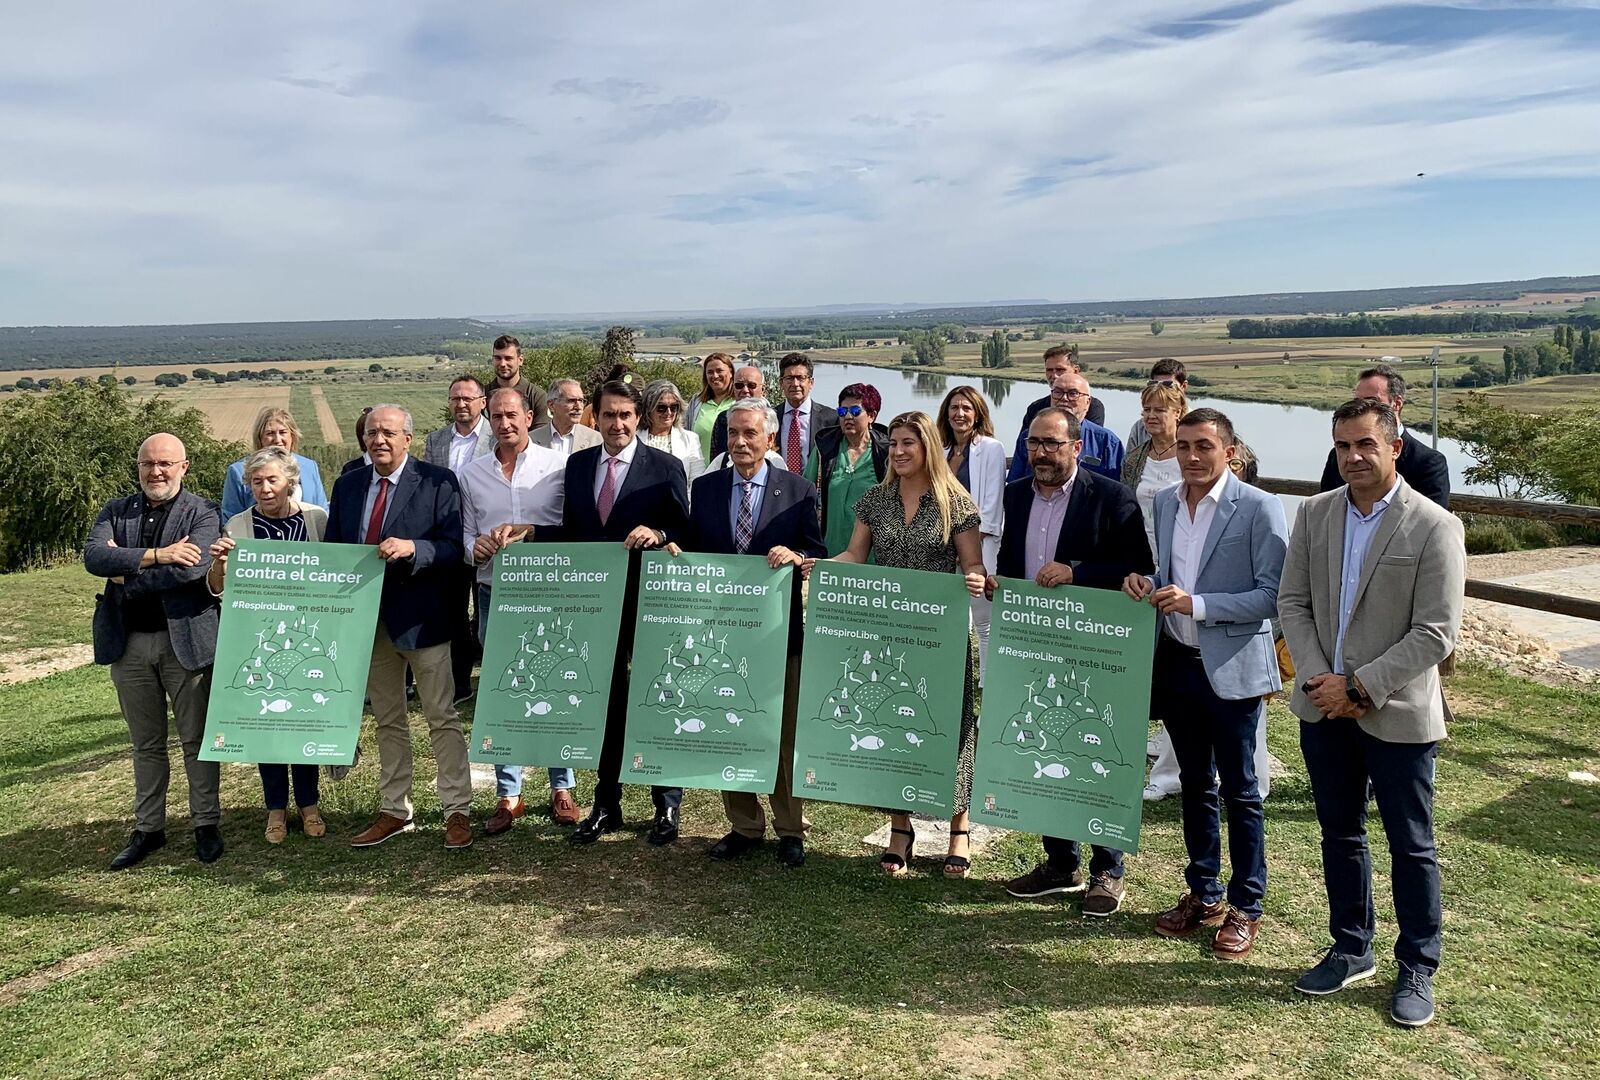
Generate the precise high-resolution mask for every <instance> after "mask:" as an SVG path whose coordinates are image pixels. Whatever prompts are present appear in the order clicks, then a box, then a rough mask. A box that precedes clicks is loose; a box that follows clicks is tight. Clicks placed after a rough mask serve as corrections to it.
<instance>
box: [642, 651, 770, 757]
mask: <svg viewBox="0 0 1600 1080" xmlns="http://www.w3.org/2000/svg"><path fill="white" fill-rule="evenodd" d="M729 648H730V638H729V637H728V635H727V634H726V633H722V634H718V633H717V630H716V627H714V626H708V627H706V628H705V630H704V631H703V632H701V633H698V634H695V633H690V634H686V635H684V636H683V637H682V638H680V639H677V640H675V641H673V642H672V643H671V644H669V645H667V646H664V647H663V649H662V652H663V653H664V654H665V655H664V656H663V658H662V662H661V667H660V670H659V671H657V673H656V675H655V677H654V678H653V679H651V680H650V685H649V687H648V689H646V691H645V694H644V699H643V700H642V701H640V703H639V704H641V705H643V706H645V707H647V708H650V709H653V710H655V711H656V712H657V713H658V715H660V716H661V717H663V718H664V719H668V720H671V721H672V724H673V730H672V734H674V735H698V734H700V733H702V732H710V733H713V734H720V733H726V732H729V731H732V730H734V729H736V728H738V727H739V726H740V725H742V724H743V723H744V721H745V719H746V717H748V716H753V715H764V711H763V710H762V709H759V708H758V707H757V706H756V700H755V695H753V694H752V693H751V692H750V684H749V681H748V680H749V678H750V663H749V660H748V658H747V657H745V656H744V655H743V654H741V653H739V652H737V651H734V652H730V651H729ZM634 662H635V663H637V664H643V663H645V662H646V659H645V657H643V656H638V657H636V658H635V661H634Z"/></svg>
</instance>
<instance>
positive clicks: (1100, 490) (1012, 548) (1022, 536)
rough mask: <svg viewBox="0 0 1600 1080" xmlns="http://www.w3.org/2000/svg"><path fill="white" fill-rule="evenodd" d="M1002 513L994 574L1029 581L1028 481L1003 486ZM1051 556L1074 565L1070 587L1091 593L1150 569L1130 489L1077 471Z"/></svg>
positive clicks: (1146, 543)
mask: <svg viewBox="0 0 1600 1080" xmlns="http://www.w3.org/2000/svg"><path fill="white" fill-rule="evenodd" d="M1005 514H1006V517H1005V529H1004V530H1003V531H1002V532H1001V534H1000V554H999V556H998V557H997V558H996V560H995V573H996V574H997V575H999V576H1000V577H1009V578H1021V579H1023V580H1025V581H1026V580H1031V579H1030V577H1029V575H1028V573H1027V570H1026V565H1025V564H1026V562H1027V542H1028V518H1029V517H1030V516H1031V515H1032V514H1033V478H1032V477H1029V478H1027V479H1024V480H1013V481H1012V482H1011V483H1009V484H1007V485H1006V491H1005ZM1053 558H1054V559H1055V561H1056V562H1061V563H1067V564H1069V565H1071V566H1072V584H1074V585H1082V586H1084V587H1085V588H1089V589H1120V588H1122V581H1123V579H1124V578H1126V577H1127V576H1128V575H1129V574H1148V573H1150V572H1151V571H1152V570H1154V569H1155V560H1154V559H1152V558H1151V557H1150V542H1149V540H1148V539H1147V538H1146V537H1145V532H1144V514H1142V513H1141V512H1140V511H1139V501H1138V500H1137V499H1135V498H1134V496H1133V491H1132V489H1130V488H1128V487H1127V486H1126V485H1124V484H1119V483H1117V482H1116V481H1115V480H1107V479H1106V478H1105V477H1103V476H1100V475H1099V474H1097V473H1092V472H1090V471H1089V470H1088V469H1084V468H1079V469H1078V471H1077V475H1075V476H1074V477H1073V478H1072V495H1071V497H1070V498H1069V499H1068V501H1067V515H1066V518H1065V520H1063V521H1062V522H1061V534H1060V536H1059V537H1058V538H1057V539H1056V550H1055V555H1054V556H1053Z"/></svg>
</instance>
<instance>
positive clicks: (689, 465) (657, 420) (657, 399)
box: [643, 379, 706, 484]
mask: <svg viewBox="0 0 1600 1080" xmlns="http://www.w3.org/2000/svg"><path fill="white" fill-rule="evenodd" d="M683 413H684V408H683V395H682V394H681V393H679V391H678V385H677V384H676V383H674V382H673V381H672V380H671V379H656V380H655V381H654V382H652V383H650V385H649V386H646V387H645V388H644V423H645V424H646V425H648V427H647V430H646V431H645V432H644V440H643V441H644V443H645V445H646V446H653V447H655V448H656V449H657V450H663V451H665V452H666V453H669V454H671V455H672V456H673V457H675V458H677V459H678V460H679V461H681V462H683V471H684V474H685V475H686V476H687V477H688V478H689V482H690V483H691V484H692V483H694V478H695V477H697V476H699V475H700V474H701V473H703V472H705V471H706V461H705V458H704V457H702V456H701V454H700V440H699V439H697V438H695V435H694V432H692V431H690V430H689V429H688V428H686V427H684V426H683V423H684V420H683Z"/></svg>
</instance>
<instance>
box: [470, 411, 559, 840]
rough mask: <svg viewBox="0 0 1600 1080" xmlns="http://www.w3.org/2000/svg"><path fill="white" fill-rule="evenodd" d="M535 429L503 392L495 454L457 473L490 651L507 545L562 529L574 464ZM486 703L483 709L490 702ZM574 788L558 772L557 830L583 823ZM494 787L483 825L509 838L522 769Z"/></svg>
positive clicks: (506, 768)
mask: <svg viewBox="0 0 1600 1080" xmlns="http://www.w3.org/2000/svg"><path fill="white" fill-rule="evenodd" d="M532 423H533V414H532V413H531V412H529V411H528V400H527V399H526V398H525V397H523V396H522V393H521V392H520V391H518V390H517V389H515V388H514V387H510V386H502V387H500V388H499V389H498V390H496V391H495V392H494V393H492V394H490V395H489V430H490V431H491V432H493V434H494V440H495V445H494V452H493V453H490V454H488V455H486V456H484V457H480V458H476V459H474V460H473V461H471V462H470V463H468V464H467V465H466V466H464V467H463V468H461V469H460V470H458V471H457V474H456V475H457V476H458V477H459V478H460V480H461V544H462V547H463V549H464V550H465V551H466V555H467V562H468V563H469V564H471V565H472V566H475V567H477V582H476V588H477V596H476V601H477V609H478V628H477V629H478V642H479V644H480V645H484V646H487V641H488V639H487V634H486V631H487V630H488V628H489V599H490V589H491V586H492V585H493V583H494V578H493V573H494V557H495V553H496V552H498V551H499V550H500V549H501V548H503V547H505V546H506V545H507V544H514V543H517V542H519V541H523V540H534V539H549V538H550V536H551V535H552V534H554V533H555V532H557V531H558V530H559V529H560V528H561V510H562V503H563V496H562V492H563V490H564V479H565V476H564V474H565V471H566V466H567V459H566V456H565V455H564V454H560V453H557V452H556V451H554V450H550V449H548V448H546V447H543V446H535V445H534V444H533V442H532V440H531V439H530V438H529V434H528V433H529V430H530V427H531V425H532ZM485 655H486V656H487V655H488V654H487V653H486V654H485ZM484 670H485V675H482V676H480V677H479V680H478V681H479V690H480V693H481V692H482V691H483V689H484V686H485V683H486V681H487V679H488V675H487V672H488V670H489V669H488V666H487V663H486V664H485V668H484ZM478 701H479V704H480V707H481V705H482V703H483V701H484V698H483V697H479V699H478ZM573 784H574V779H573V775H572V770H571V769H568V768H562V767H552V768H551V769H550V816H551V818H553V819H554V820H555V822H556V824H557V825H576V824H577V823H578V804H577V802H575V801H574V800H573V798H572V787H573ZM494 789H495V795H496V797H497V798H498V800H499V803H498V805H497V806H496V807H495V811H494V813H493V814H492V815H490V817H489V820H488V821H486V822H484V823H483V831H484V834H485V835H486V836H497V835H499V834H500V833H503V832H505V831H506V830H507V829H509V828H511V826H512V825H514V824H515V823H516V820H517V818H519V817H521V816H522V813H523V808H522V766H521V765H500V764H496V765H495V767H494Z"/></svg>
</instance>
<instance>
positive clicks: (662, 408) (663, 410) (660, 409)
mask: <svg viewBox="0 0 1600 1080" xmlns="http://www.w3.org/2000/svg"><path fill="white" fill-rule="evenodd" d="M677 411H678V406H677V404H675V403H668V402H665V401H663V402H661V403H660V404H658V405H657V406H656V412H657V413H659V414H660V415H662V416H666V415H667V414H668V413H675V412H677Z"/></svg>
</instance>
